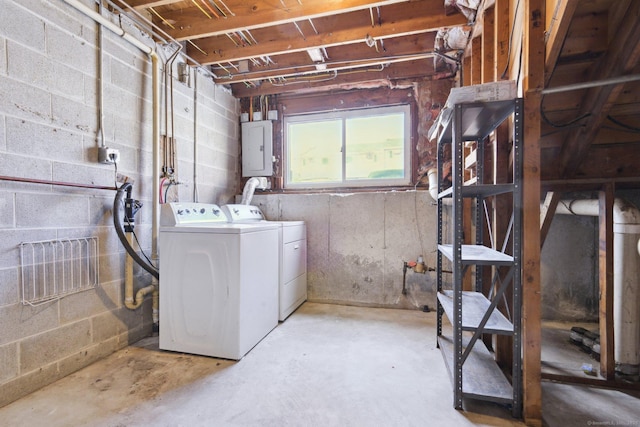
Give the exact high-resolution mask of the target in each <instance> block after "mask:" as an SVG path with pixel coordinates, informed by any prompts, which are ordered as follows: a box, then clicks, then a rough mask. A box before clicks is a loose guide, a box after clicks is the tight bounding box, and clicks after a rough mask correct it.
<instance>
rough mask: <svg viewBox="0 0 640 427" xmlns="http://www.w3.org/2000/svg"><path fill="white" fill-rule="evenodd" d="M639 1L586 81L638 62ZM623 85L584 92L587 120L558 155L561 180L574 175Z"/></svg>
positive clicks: (620, 71) (619, 71)
mask: <svg viewBox="0 0 640 427" xmlns="http://www.w3.org/2000/svg"><path fill="white" fill-rule="evenodd" d="M639 20H640V2H638V1H633V2H631V4H630V6H629V8H628V9H627V13H626V14H625V16H624V18H623V21H622V22H621V24H620V25H619V27H618V31H617V32H616V36H615V38H614V39H613V40H612V41H611V43H610V44H609V50H608V51H607V53H606V55H605V56H604V57H603V58H602V59H601V60H600V61H598V63H597V65H596V66H595V67H594V69H593V73H592V75H591V78H590V80H602V79H606V78H609V77H615V76H619V75H624V74H626V73H629V72H631V71H632V70H633V69H634V68H635V67H636V65H637V64H638V60H639V59H640V25H638V21H639ZM623 87H624V85H623V84H620V85H607V86H599V87H595V88H591V89H589V90H587V91H586V93H585V96H584V98H583V101H582V103H581V106H582V108H581V111H580V112H581V113H585V114H586V113H588V114H590V117H589V119H588V121H587V123H586V126H584V127H580V128H576V129H575V130H574V131H573V132H572V133H571V134H570V135H569V137H568V138H567V142H566V143H565V144H564V145H563V147H562V150H561V152H560V160H561V167H562V170H563V173H562V175H563V177H564V178H571V177H573V176H574V175H575V173H576V171H577V170H578V168H579V166H580V164H581V163H582V161H583V160H584V158H585V156H586V155H587V153H588V151H589V148H590V146H591V144H592V143H593V142H594V140H595V138H596V136H597V134H598V131H599V130H600V127H601V126H602V124H603V121H604V120H605V119H606V117H607V115H608V114H609V111H610V109H611V108H612V105H613V104H614V103H615V100H616V99H617V98H618V95H619V94H620V92H621V91H622V89H623Z"/></svg>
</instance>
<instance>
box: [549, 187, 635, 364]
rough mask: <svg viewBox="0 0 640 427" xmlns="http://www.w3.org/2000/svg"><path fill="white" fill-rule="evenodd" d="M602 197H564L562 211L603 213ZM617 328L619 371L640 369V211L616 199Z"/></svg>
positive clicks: (615, 329)
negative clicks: (583, 198)
mask: <svg viewBox="0 0 640 427" xmlns="http://www.w3.org/2000/svg"><path fill="white" fill-rule="evenodd" d="M599 212H600V210H599V202H598V200H593V199H591V200H561V201H560V202H559V203H558V207H557V208H556V213H558V214H573V215H587V216H599ZM613 264H614V266H613V318H614V319H613V328H614V347H615V348H614V356H615V361H616V370H617V371H619V372H621V373H623V374H626V375H638V373H639V370H640V322H639V320H640V319H639V317H640V283H639V281H640V210H638V208H636V207H635V206H634V205H632V204H631V203H629V202H626V201H625V200H622V199H618V198H616V199H615V201H614V204H613Z"/></svg>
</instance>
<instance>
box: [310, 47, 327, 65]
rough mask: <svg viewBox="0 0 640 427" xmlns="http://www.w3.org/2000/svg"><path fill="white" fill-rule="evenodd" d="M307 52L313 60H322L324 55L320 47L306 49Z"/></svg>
mask: <svg viewBox="0 0 640 427" xmlns="http://www.w3.org/2000/svg"><path fill="white" fill-rule="evenodd" d="M307 53H308V54H309V57H310V58H311V60H312V61H313V62H324V55H323V54H322V52H321V51H320V48H317V47H316V48H313V49H307Z"/></svg>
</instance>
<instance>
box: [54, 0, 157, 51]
mask: <svg viewBox="0 0 640 427" xmlns="http://www.w3.org/2000/svg"><path fill="white" fill-rule="evenodd" d="M63 1H64V2H65V3H67V4H68V5H69V6H72V7H74V8H76V9H77V10H79V11H80V12H82V13H84V14H85V15H87V16H88V17H90V18H92V19H93V20H94V21H96V22H97V23H99V24H101V25H102V26H103V27H105V28H107V29H109V30H110V31H112V32H114V33H116V34H117V35H119V36H120V37H122V38H123V39H125V40H126V41H128V42H129V43H131V44H132V45H134V46H135V47H137V48H138V49H140V50H141V51H143V52H144V53H146V54H147V55H149V54H151V52H153V48H151V47H150V46H147V45H146V44H144V43H143V42H141V41H140V40H138V39H137V38H135V37H133V36H132V35H131V34H129V33H127V32H126V31H125V30H123V29H122V28H120V27H119V26H117V25H116V24H114V23H113V22H111V21H109V20H108V19H107V18H105V17H104V16H102V15H100V14H99V13H98V12H96V11H95V10H93V9H91V8H89V7H87V6H85V5H84V4H83V3H82V2H80V1H78V0H63Z"/></svg>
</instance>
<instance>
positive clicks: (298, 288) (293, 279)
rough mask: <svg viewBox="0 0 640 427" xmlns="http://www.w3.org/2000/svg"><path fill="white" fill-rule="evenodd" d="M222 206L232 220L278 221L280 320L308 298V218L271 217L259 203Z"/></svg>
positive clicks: (253, 221) (241, 221) (235, 221)
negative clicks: (287, 218) (287, 219)
mask: <svg viewBox="0 0 640 427" xmlns="http://www.w3.org/2000/svg"><path fill="white" fill-rule="evenodd" d="M222 210H223V211H224V213H225V214H226V216H227V218H228V219H229V221H231V222H232V223H249V224H250V223H265V222H266V223H271V224H277V225H278V227H279V233H278V247H279V249H278V255H279V263H278V271H279V278H278V283H279V284H278V288H279V304H278V305H279V309H278V320H280V321H281V322H282V321H284V320H285V319H286V318H287V317H288V316H289V315H290V314H291V313H293V312H294V311H295V310H296V309H297V308H298V307H299V306H300V305H301V304H302V303H303V302H305V301H306V300H307V228H306V225H305V223H304V221H267V220H266V219H265V218H264V215H263V214H262V211H261V210H260V208H259V207H257V206H250V205H242V204H229V205H223V206H222Z"/></svg>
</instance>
